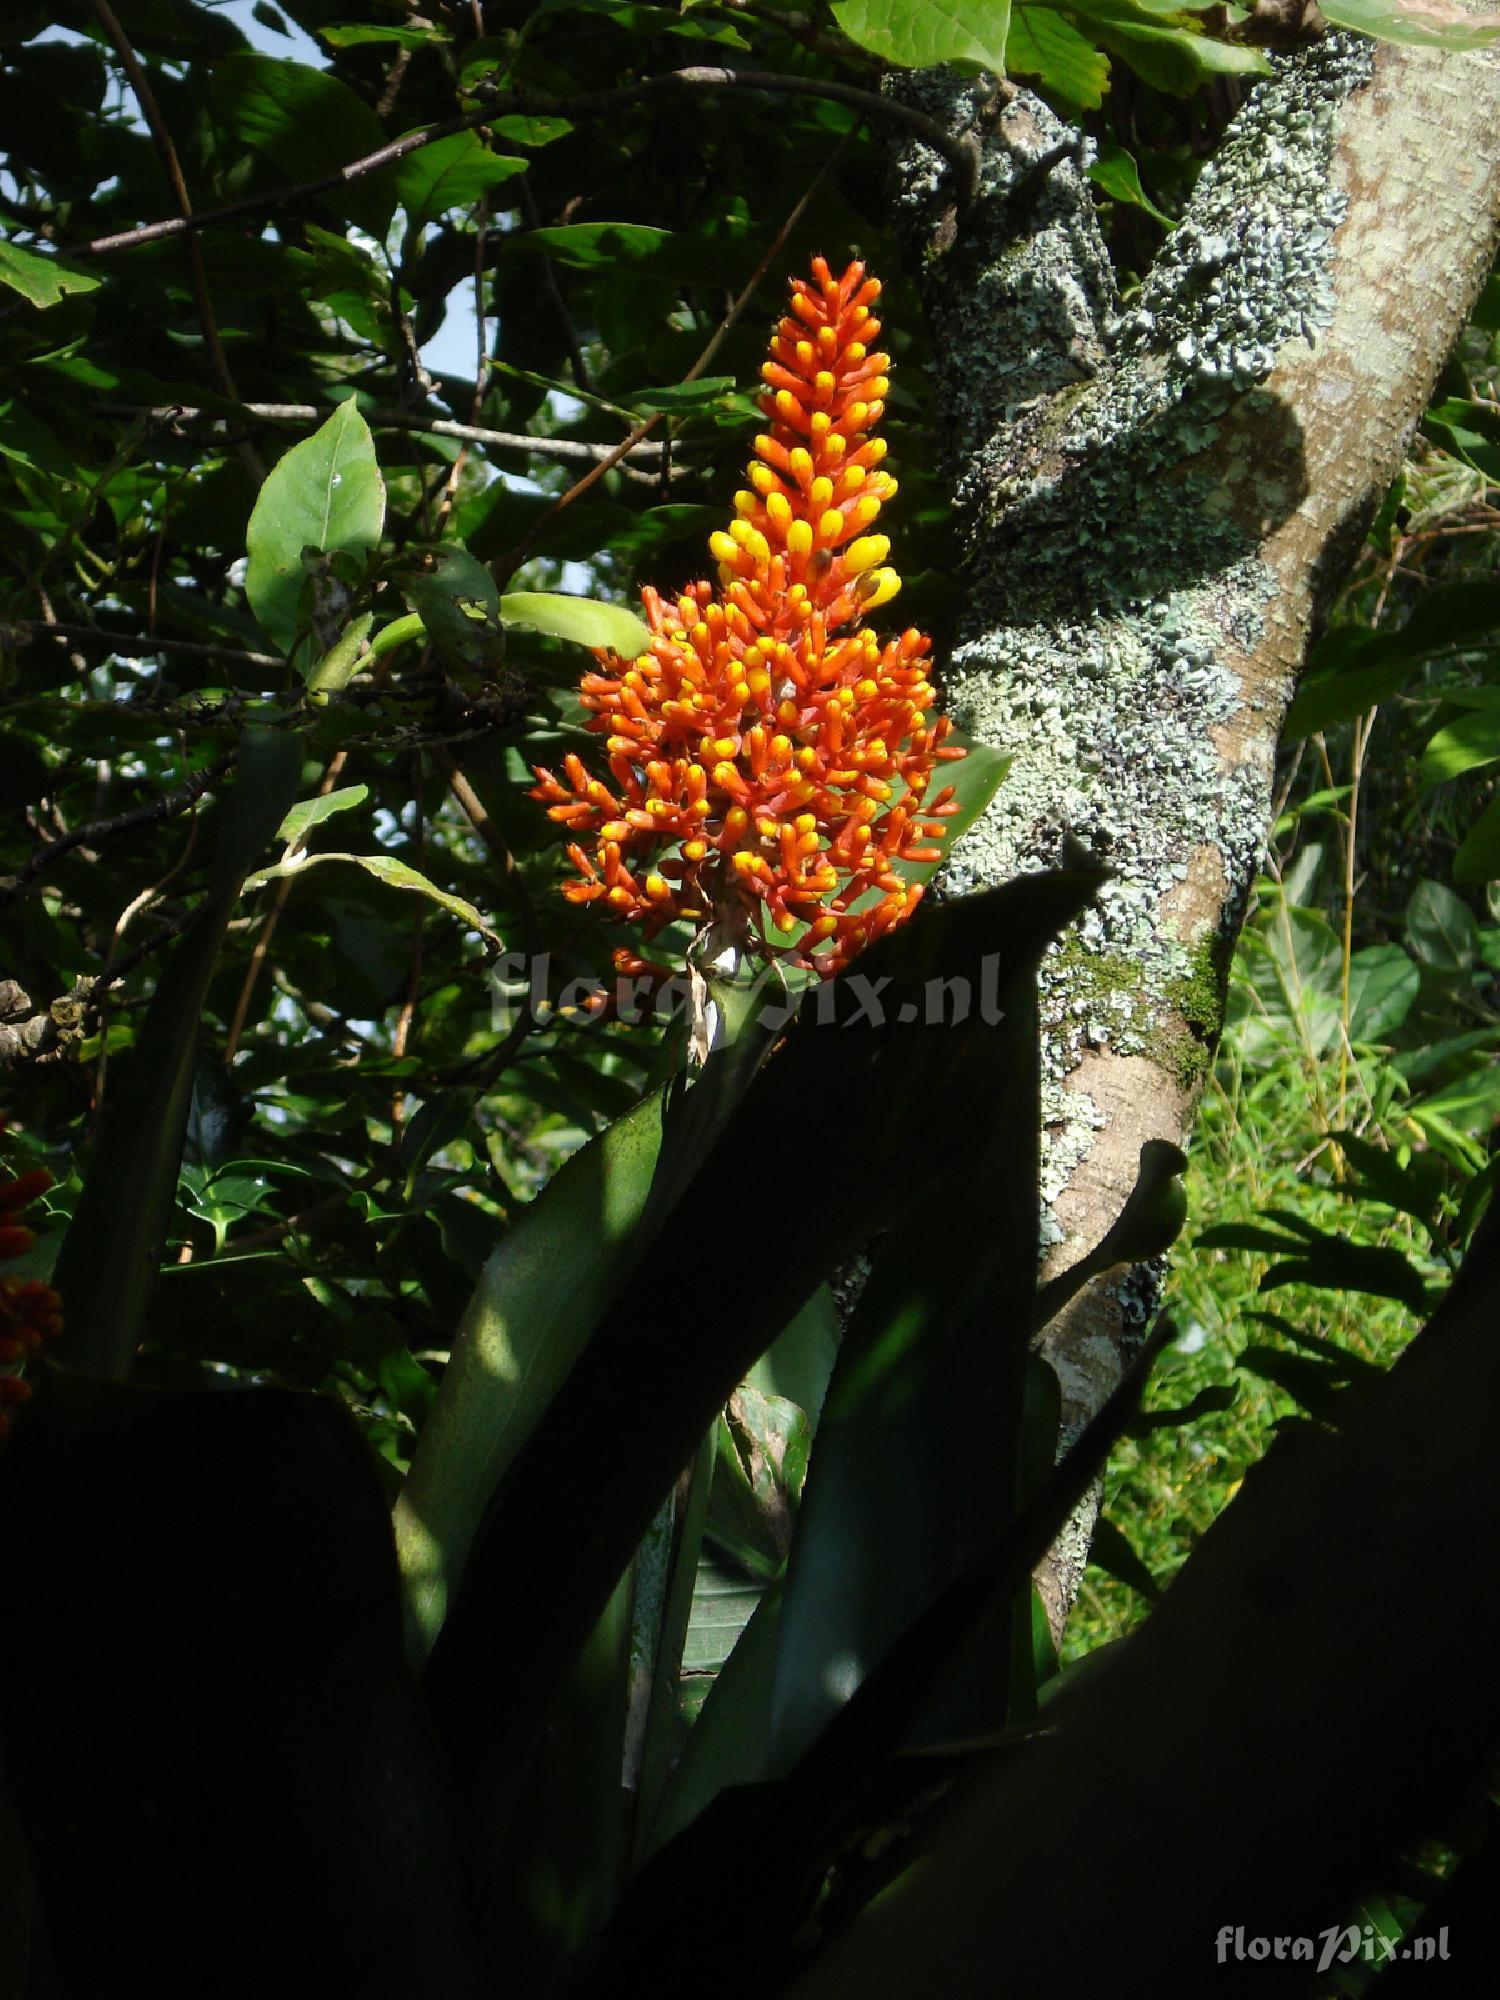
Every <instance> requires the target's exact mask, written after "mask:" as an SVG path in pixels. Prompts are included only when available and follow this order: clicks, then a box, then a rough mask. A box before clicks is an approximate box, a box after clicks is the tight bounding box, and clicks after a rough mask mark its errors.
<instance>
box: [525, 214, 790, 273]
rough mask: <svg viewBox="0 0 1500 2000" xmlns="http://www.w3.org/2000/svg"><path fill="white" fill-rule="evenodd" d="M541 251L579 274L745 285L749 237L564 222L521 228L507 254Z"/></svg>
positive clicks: (640, 225)
mask: <svg viewBox="0 0 1500 2000" xmlns="http://www.w3.org/2000/svg"><path fill="white" fill-rule="evenodd" d="M537 252H540V253H541V254H542V255H543V256H545V257H550V258H551V259H552V261H553V262H554V263H555V264H565V265H568V266H569V267H571V268H572V269H574V270H578V271H593V272H594V273H596V274H598V273H600V272H607V273H613V272H620V273H622V274H635V275H641V276H644V275H646V274H650V275H653V276H660V277H664V278H690V279H693V280H695V281H696V282H698V283H700V284H714V283H721V282H722V283H730V284H733V283H735V282H738V283H740V284H743V283H744V278H745V259H746V256H747V254H749V255H750V256H751V257H752V259H753V254H754V253H753V252H751V251H749V246H748V245H747V244H746V243H745V241H744V239H743V238H733V237H723V238H718V237H703V236H696V235H694V234H693V233H692V232H691V231H690V230H686V229H658V228H657V227H655V225H654V224H651V223H646V222H559V223H554V224H549V225H548V226H546V227H544V228H541V229H527V230H524V231H521V230H518V231H517V232H516V233H515V234H514V235H513V236H510V237H508V238H507V239H506V241H505V244H504V247H503V251H502V255H504V256H506V257H507V258H509V257H524V256H531V255H535V254H536V253H537Z"/></svg>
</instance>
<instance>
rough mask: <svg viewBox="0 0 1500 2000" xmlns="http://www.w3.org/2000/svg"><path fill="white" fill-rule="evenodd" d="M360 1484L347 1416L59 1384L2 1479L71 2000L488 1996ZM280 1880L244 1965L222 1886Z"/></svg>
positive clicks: (244, 1397) (34, 1774)
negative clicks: (267, 1874) (276, 1873)
mask: <svg viewBox="0 0 1500 2000" xmlns="http://www.w3.org/2000/svg"><path fill="white" fill-rule="evenodd" d="M373 1468H374V1458H373V1454H372V1453H371V1452H370V1450H369V1448H368V1446H367V1444H366V1443H365V1441H364V1439H363V1438H362V1437H361V1436H360V1434H359V1432H358V1430H357V1429H356V1427H355V1425H354V1423H353V1422H352V1421H351V1419H350V1417H349V1415H348V1412H347V1411H346V1410H345V1409H343V1408H342V1407H341V1406H340V1403H339V1400H338V1398H337V1397H335V1396H309V1395H300V1394H293V1393H291V1392H289V1391H287V1390H283V1389H248V1390H247V1389H230V1390H228V1391H226V1390H225V1389H223V1388H216V1389H191V1390H188V1389H181V1388H175V1389H157V1388H144V1387H139V1386H137V1385H135V1384H120V1383H106V1382H97V1381H92V1380H90V1379H88V1378H87V1377H84V1376H75V1375H72V1374H70V1373H68V1372H66V1371H63V1370H55V1369H48V1370H46V1371H45V1374H44V1375H43V1377H42V1379H41V1380H40V1382H39V1384H38V1387H37V1393H36V1395H35V1398H34V1400H33V1402H32V1404H31V1405H30V1407H29V1408H28V1409H27V1411H26V1421H25V1424H24V1425H19V1424H18V1425H17V1427H16V1434H15V1436H14V1437H13V1438H11V1439H10V1440H9V1441H8V1443H7V1445H6V1447H5V1451H4V1454H3V1458H0V1495H3V1498H0V1506H3V1509H4V1518H5V1520H6V1523H7V1530H8V1531H7V1533H6V1535H5V1537H4V1539H3V1547H0V1589H3V1591H4V1596H5V1603H6V1605H7V1607H8V1616H9V1619H10V1626H9V1631H8V1634H7V1641H6V1644H7V1653H8V1657H9V1660H10V1671H11V1672H12V1673H13V1674H15V1675H17V1676H18V1677H19V1679H20V1681H21V1682H22V1684H24V1685H25V1687H26V1688H27V1690H28V1694H27V1700H26V1702H25V1704H24V1705H22V1704H18V1703H14V1702H12V1703H8V1704H7V1705H6V1713H5V1717H4V1732H5V1743H4V1756H5V1778H6V1791H7V1795H8V1797H9V1799H10V1800H11V1801H13V1802H14V1805H15V1807H16V1809H17V1812H18V1814H19V1817H20V1820H21V1823H22V1826H23V1828H24V1831H25V1834H26V1840H27V1845H28V1847H29V1849H30V1860H31V1862H32V1863H33V1864H34V1865H35V1867H36V1871H37V1879H38V1882H39V1884H40V1885H41V1901H42V1926H41V1927H42V1928H45V1931H46V1934H47V1939H48V1950H47V1957H48V1973H49V1980H50V1981H52V1982H55V1985H56V1990H59V1991H62V1990H66V1991H67V1992H69V1993H77V1994H83V1993H98V1994H104V1993H111V1994H120V1995H124V1994H127V1993H136V1994H142V1995H144V1994H160V1995H167V1994H172V1993H188V1992H194V1991H198V1992H202V1991H204V1990H212V1991H213V1992H215V1993H216V1994H221V1995H225V1996H229V1995H233V1996H249V1995H251V1994H255V1993H268V1994H269V1993H282V1994H300V1993H307V1994H310V1993H312V1992H319V1993H327V1994H335V1993H339V1994H350V1995H353V1994H359V1995H361V1996H362V2000H364V1997H365V1996H368V2000H398V1996H400V2000H405V1996H408V1995H411V1994H414V1993H423V1994H432V1995H442V1996H444V2000H447V1996H453V2000H458V1996H460V1995H463V1996H470V1995H477V1994H479V1993H482V1992H483V1991H484V1990H485V1982H484V1977H483V1975H482V1973H481V1969H480V1960H479V1948H478V1942H477V1925H476V1922H475V1917H474V1912H473V1910H472V1908H470V1907H469V1904H468V1897H467V1893H466V1890H465V1887H464V1874H463V1870H462V1866H461V1863H460V1861H459V1857H458V1854H457V1843H456V1840H455V1838H454V1834H453V1829H452V1825H451V1823H450V1821H449V1817H448V1811H447V1805H446V1801H445V1797H444V1786H443V1778H442V1776H441V1773H440V1772H439V1770H438V1766H437V1760H436V1758H435V1757H434V1755H433V1751H432V1747H431V1738H430V1734H429V1731H428V1729H427V1726H426V1722H425V1718H424V1717H423V1715H422V1713H421V1710H420V1706H419V1703H418V1700H417V1697H416V1693H415V1690H414V1688H413V1686H412V1683H411V1679H410V1676H409V1674H408V1673H407V1670H406V1665H405V1662H404V1661H403V1659H402V1657H401V1643H400V1623H399V1614H398V1605H397V1582H396V1574H395V1566H394V1563H393V1562H392V1559H391V1545H390V1529H389V1520H388V1515H387V1511H386V1506H385V1502H384V1500H383V1498H382V1494H381V1491H380V1485H379V1481H378V1480H377V1478H376V1477H375V1473H374V1469H373ZM272 1854H274V1855H275V1856H276V1857H277V1862H276V1866H277V1868H278V1870H281V1869H284V1870H285V1871H286V1872H285V1877H284V1879H283V1880H282V1881H281V1882H280V1883H279V1886H278V1889H277V1892H276V1894H275V1895H274V1896H268V1897H266V1898H265V1899H264V1907H263V1908H261V1909H259V1910H257V1911H256V1913H255V1917H254V1921H253V1922H249V1923H246V1924H244V1925H239V1924H234V1925H233V1926H232V1928H233V1930H234V1934H235V1935H234V1943H233V1947H232V1952H233V1963H232V1965H231V1964H229V1963H228V1962H227V1961H226V1959H225V1956H224V1954H225V1952H226V1950H227V1949H229V1947H228V1945H227V1943H226V1938H227V1933H226V1928H225V1910H224V1886H225V1884H226V1883H227V1882H249V1881H252V1880H254V1879H255V1878H256V1877H257V1875H259V1874H260V1873H261V1871H262V1870H263V1869H264V1868H265V1866H266V1861H267V1856H269V1855H272ZM205 1968H214V1970H212V1971H210V1972H207V1973H206V1972H205ZM205 1981H206V1987H205Z"/></svg>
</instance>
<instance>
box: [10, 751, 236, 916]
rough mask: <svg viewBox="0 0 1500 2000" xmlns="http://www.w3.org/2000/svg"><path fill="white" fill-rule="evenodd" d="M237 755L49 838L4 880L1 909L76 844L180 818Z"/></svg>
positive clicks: (207, 765)
mask: <svg viewBox="0 0 1500 2000" xmlns="http://www.w3.org/2000/svg"><path fill="white" fill-rule="evenodd" d="M235 756H236V753H235V752H234V751H233V750H226V751H225V753H224V755H223V756H222V757H220V758H218V759H216V761H215V762H214V763H212V764H206V765H205V766H204V767H203V769H202V770H201V771H194V772H192V773H191V774H190V775H189V776H188V777H186V778H184V779H183V781H182V783H181V784H180V785H177V786H174V788H173V789H172V790H171V791H170V792H164V793H163V794H162V795H161V797H160V798H157V799H153V800H152V801H151V803H150V804H149V805H144V806H135V807H133V808H132V810H131V811H129V812H123V813H116V814H115V815H114V816H113V818H111V819H96V820H90V822H89V823H88V825H87V826H75V827H74V828H73V829H72V831H71V832H70V833H65V834H62V835H61V836H60V837H59V838H58V839H56V840H52V841H49V842H48V843H47V845H46V846H45V847H39V848H38V849H37V851H36V852H35V854H32V855H30V856H29V857H28V858H27V859H26V861H25V862H23V863H22V865H21V867H20V868H19V869H18V870H17V872H16V873H15V874H14V875H12V876H11V877H10V878H9V880H8V881H5V882H3V883H0V909H4V908H6V907H7V906H8V905H9V904H11V903H13V902H15V901H16V899H17V898H18V897H19V896H21V895H22V894H23V893H24V892H25V890H26V889H28V888H29V887H30V885H31V884H32V883H33V882H34V881H35V880H36V878H37V877H38V876H39V875H40V874H42V873H43V872H44V870H46V869H48V868H50V867H51V866H52V864H53V862H54V861H60V860H61V859H62V857H63V856H64V855H65V854H71V853H72V852H73V850H74V848H75V847H82V846H84V845H85V844H92V843H93V842H95V841H99V840H111V839H113V838H114V837H115V836H116V835H117V834H121V833H134V832H135V830H136V829H137V827H142V826H154V825H155V824H156V822H157V821H158V820H164V819H176V817H177V816H178V814H179V813H184V812H186V811H187V810H188V808H189V807H190V806H194V805H196V804H197V803H198V801H199V799H201V798H202V796H203V794H204V793H205V792H207V791H210V790H212V788H213V786H214V785H215V784H216V783H217V782H218V780H219V779H220V778H222V777H223V776H224V773H225V772H226V771H227V770H229V768H230V766H231V765H232V764H233V763H234V761H235Z"/></svg>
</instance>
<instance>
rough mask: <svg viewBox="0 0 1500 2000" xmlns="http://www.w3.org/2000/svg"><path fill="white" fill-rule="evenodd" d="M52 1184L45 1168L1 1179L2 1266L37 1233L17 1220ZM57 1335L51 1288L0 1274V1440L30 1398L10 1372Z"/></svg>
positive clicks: (58, 1311) (57, 1311)
mask: <svg viewBox="0 0 1500 2000" xmlns="http://www.w3.org/2000/svg"><path fill="white" fill-rule="evenodd" d="M51 1185H52V1176H51V1174H49V1173H48V1172H47V1169H46V1168H45V1167H36V1168H33V1170H32V1171H31V1172H30V1173H29V1174H22V1175H21V1176H20V1177H19V1179H16V1180H0V1263H4V1262H7V1261H8V1260H9V1259H10V1258H12V1257H20V1256H22V1255H24V1253H25V1252H26V1251H28V1250H29V1249H30V1248H31V1246H32V1244H33V1243H34V1242H35V1241H36V1235H35V1232H34V1231H33V1230H31V1229H28V1228H27V1226H26V1225H25V1223H23V1222H21V1221H20V1220H19V1219H18V1218H19V1217H20V1213H21V1210H22V1209H23V1208H25V1207H27V1205H28V1204H29V1203H31V1202H33V1201H35V1200H36V1198H37V1196H38V1195H41V1194H45V1193H46V1191H47V1189H48V1188H49V1187H51ZM61 1331H62V1305H61V1301H60V1300H59V1299H58V1296H57V1294H56V1292H54V1291H53V1289H52V1287H51V1286H50V1285H44V1284H42V1283H41V1282H40V1281H39V1280H38V1279H36V1278H10V1277H6V1276H5V1275H4V1274H3V1273H0V1438H3V1437H4V1436H5V1435H6V1434H7V1432H8V1431H9V1430H10V1413H11V1411H12V1410H14V1409H16V1408H17V1407H18V1406H19V1405H20V1404H22V1403H24V1402H25V1401H26V1399H27V1397H28V1396H29V1395H30V1394H31V1391H30V1389H29V1388H28V1387H27V1386H26V1384H25V1383H24V1382H23V1381H22V1380H21V1378H20V1376H19V1375H17V1374H15V1373H14V1370H15V1368H16V1366H17V1364H18V1363H21V1362H26V1361H29V1360H30V1359H31V1358H32V1356H33V1355H34V1354H35V1353H36V1352H37V1350H38V1349H39V1348H40V1347H41V1345H42V1343H43V1341H46V1340H51V1339H52V1337H53V1335H54V1334H57V1333H60V1332H61Z"/></svg>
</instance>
